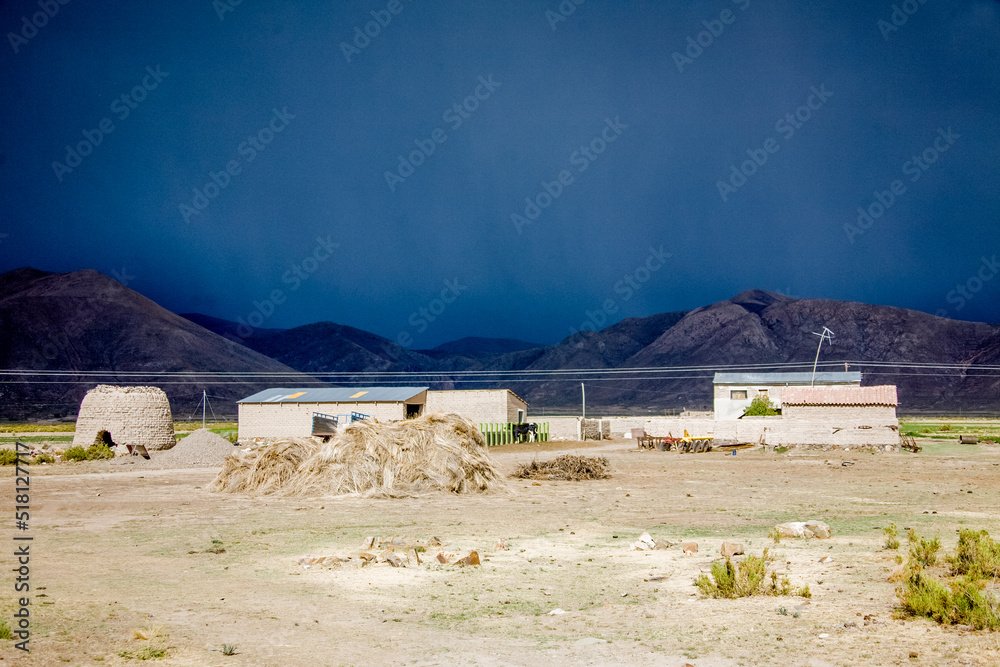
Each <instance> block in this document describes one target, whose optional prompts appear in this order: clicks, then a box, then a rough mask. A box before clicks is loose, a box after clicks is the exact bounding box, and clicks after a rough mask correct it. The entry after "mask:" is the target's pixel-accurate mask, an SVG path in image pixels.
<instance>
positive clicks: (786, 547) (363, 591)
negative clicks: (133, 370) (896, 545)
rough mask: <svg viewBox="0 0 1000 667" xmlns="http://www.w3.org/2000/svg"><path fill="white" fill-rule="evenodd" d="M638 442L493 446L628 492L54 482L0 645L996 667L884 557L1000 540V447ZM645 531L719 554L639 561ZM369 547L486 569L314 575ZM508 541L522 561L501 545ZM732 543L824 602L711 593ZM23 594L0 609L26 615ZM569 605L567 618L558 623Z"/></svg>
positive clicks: (76, 653)
mask: <svg viewBox="0 0 1000 667" xmlns="http://www.w3.org/2000/svg"><path fill="white" fill-rule="evenodd" d="M633 447H634V445H633V444H632V443H631V442H630V441H612V442H604V443H598V444H597V445H595V444H594V443H546V444H544V445H541V446H539V445H519V446H508V447H501V448H496V449H494V450H493V453H494V454H495V456H496V458H497V460H498V462H499V465H500V466H501V467H502V468H503V469H504V470H505V471H506V472H511V471H513V470H514V468H515V467H516V465H517V464H519V463H521V462H524V461H530V460H531V459H532V458H534V457H538V458H540V459H543V458H549V457H554V456H555V455H556V454H557V453H558V452H560V451H566V452H576V453H584V454H587V455H603V456H607V457H608V458H609V459H610V462H611V468H612V475H613V476H612V477H611V478H610V479H607V480H600V481H581V482H548V481H546V482H535V483H533V482H530V481H519V480H518V481H512V482H511V487H512V489H513V493H512V494H511V495H493V496H472V497H459V496H454V495H429V496H424V497H419V498H410V499H394V500H384V499H383V500H365V499H358V498H339V499H338V498H324V499H308V500H302V499H286V498H265V499H251V498H246V497H241V496H234V495H222V494H214V493H210V492H209V491H208V487H209V486H210V484H211V482H212V480H213V478H214V477H215V474H216V472H217V470H218V469H217V468H188V469H177V470H154V469H135V468H134V467H129V466H112V465H109V464H108V463H102V462H94V463H80V464H58V465H54V466H35V467H33V468H32V471H33V480H32V485H31V503H32V507H31V531H30V533H31V534H33V535H34V538H35V539H34V542H33V543H32V561H31V568H32V569H31V582H32V585H33V590H32V596H33V597H32V603H31V609H32V611H33V617H32V627H31V631H32V636H31V643H30V646H31V649H32V651H31V654H30V656H25V655H24V654H23V653H22V652H20V651H17V650H16V649H15V648H14V647H13V642H11V641H0V659H2V660H3V661H4V662H2V663H0V664H37V665H50V664H51V665H62V664H70V665H94V664H101V665H120V664H132V665H139V664H148V663H143V662H141V661H140V660H139V659H138V656H140V655H144V654H143V651H147V652H148V651H150V650H151V649H156V648H166V649H167V655H166V657H164V658H160V659H158V660H156V661H155V662H158V663H159V664H164V665H280V666H285V665H308V666H310V667H315V666H316V665H382V664H385V665H392V664H399V665H403V664H412V665H452V664H470V665H538V664H543V663H547V664H551V665H563V664H573V665H576V664H579V665H605V664H630V665H631V664H641V665H676V666H677V667H681V666H683V665H685V664H690V665H695V666H696V667H703V666H704V667H707V666H709V665H773V664H780V665H845V666H846V665H893V664H907V665H910V664H914V665H915V664H922V665H997V664H1000V633H988V632H974V631H969V630H967V629H961V628H955V627H941V626H939V625H937V624H935V623H933V622H931V621H928V620H924V619H904V620H900V619H898V618H896V617H895V615H894V609H895V608H896V607H897V600H896V596H895V592H894V589H895V585H894V584H891V583H889V582H888V580H887V577H888V575H889V572H890V571H891V569H892V568H893V567H894V565H895V562H894V556H895V554H896V553H897V552H891V551H884V550H883V549H882V545H883V542H884V537H883V534H882V530H881V529H882V528H883V527H884V526H887V525H888V524H889V522H895V523H896V524H897V525H898V526H899V527H900V529H901V531H900V533H901V538H902V541H903V544H904V548H905V529H906V528H910V527H912V528H915V529H916V530H917V531H918V532H919V533H921V534H922V535H925V536H928V537H933V536H940V538H941V540H942V542H943V543H944V546H945V550H946V551H951V550H952V549H953V548H954V546H955V543H956V539H957V538H956V531H957V529H958V528H960V527H969V528H977V529H978V528H985V529H987V530H989V531H990V532H991V534H993V535H994V536H998V535H1000V514H998V512H997V507H1000V486H998V484H997V481H998V478H1000V449H998V448H996V447H990V446H979V447H974V446H973V447H967V448H964V449H955V448H952V449H950V450H946V451H944V452H941V451H939V452H937V453H935V452H933V451H930V452H929V451H928V450H929V449H932V448H925V452H924V453H921V454H908V453H898V454H878V455H873V454H867V453H860V452H846V453H845V452H801V453H795V452H793V453H789V454H784V455H779V454H767V453H764V452H761V451H741V452H739V453H738V454H737V455H736V456H728V455H724V454H722V453H721V452H711V453H707V454H685V455H678V454H675V453H673V452H657V451H642V452H640V451H636V450H635V449H634V448H633ZM845 459H850V460H853V461H855V465H853V466H849V467H846V466H843V465H841V462H842V461H843V460H845ZM3 475H4V477H3V480H4V481H3V482H2V484H3V485H4V487H5V489H6V491H5V492H4V493H3V494H2V498H3V503H2V504H0V509H2V511H3V513H4V516H7V517H10V516H11V514H10V513H12V512H13V487H14V480H13V470H11V469H10V468H7V469H5V470H4V472H3ZM813 518H815V519H822V520H825V521H827V522H828V523H829V524H830V525H831V527H832V528H833V531H834V535H833V538H832V539H829V540H816V539H814V540H808V541H807V540H804V539H798V540H794V539H783V540H782V541H781V543H780V544H778V545H775V544H774V542H773V541H772V540H771V539H769V538H768V537H767V535H768V532H769V531H770V529H771V528H772V527H773V526H774V525H775V524H777V523H780V522H783V521H793V520H807V519H813ZM7 525H8V526H10V525H11V522H7ZM644 530H648V531H649V532H650V533H651V535H652V536H653V537H654V538H662V539H665V540H668V541H670V542H674V543H677V542H680V541H681V540H682V539H686V540H693V541H697V542H698V544H699V546H700V549H699V551H698V553H697V554H695V555H693V556H685V555H684V554H683V553H682V552H681V550H680V548H679V547H678V546H674V547H672V548H670V549H667V550H662V551H652V552H638V551H630V549H629V547H630V545H631V544H632V543H633V542H634V541H635V540H636V538H637V537H638V536H639V535H640V534H641V533H642V532H643V531H644ZM7 532H8V538H7V540H8V542H7V543H8V545H10V544H13V542H11V541H10V537H9V535H10V533H11V532H12V531H11V530H10V529H9V528H8V529H7ZM366 536H376V537H389V536H399V537H405V538H411V539H414V540H428V539H430V538H432V537H437V538H439V539H440V540H441V541H442V542H443V543H444V544H445V546H444V547H443V549H444V550H446V551H449V552H453V553H455V554H458V555H465V554H467V553H468V552H469V551H470V550H472V549H476V550H478V551H479V553H480V554H481V556H482V558H483V562H482V564H481V565H480V566H478V567H457V566H448V565H440V564H438V563H437V562H436V561H434V560H433V559H432V558H431V557H432V556H433V555H434V554H435V553H436V551H437V549H432V550H430V551H428V552H427V553H426V554H424V556H425V561H424V564H423V565H421V566H415V567H408V568H399V569H396V568H392V567H390V566H389V565H388V564H378V565H370V566H368V567H365V568H343V569H328V568H324V567H311V568H305V567H303V566H302V565H300V564H299V563H298V559H299V558H301V557H303V556H328V555H338V556H346V555H348V554H350V553H354V552H358V551H359V550H361V549H362V548H363V546H364V539H365V537H366ZM500 538H506V539H507V542H508V545H509V549H508V550H506V551H504V550H497V549H496V548H495V545H496V544H497V541H498V539H500ZM213 540H214V541H213ZM723 540H736V541H740V542H743V543H744V544H745V545H746V546H747V550H748V551H749V552H753V553H760V552H761V551H762V550H763V549H764V548H765V547H770V548H771V549H772V551H773V552H774V553H776V554H778V560H777V566H778V569H779V571H780V572H781V573H783V574H787V575H788V577H789V578H790V579H791V581H792V583H793V584H795V585H796V586H801V585H804V584H808V585H809V588H810V590H811V591H812V598H811V599H809V600H806V599H803V598H801V597H755V598H745V599H740V600H713V599H707V598H705V597H704V596H702V595H701V594H699V593H698V592H697V589H696V588H695V586H694V585H693V581H694V579H695V577H696V576H697V575H698V574H699V573H702V572H707V571H708V570H709V568H710V566H711V563H712V561H713V559H716V558H718V557H719V549H720V545H721V543H722V541H723ZM219 543H221V545H220V544H219ZM214 547H218V548H221V549H224V552H222V553H211V552H210V551H209V550H210V549H212V548H214ZM12 551H13V549H12V548H10V547H8V548H7V549H6V550H5V552H6V553H7V554H8V555H7V556H6V557H5V562H7V563H11V562H12V558H11V555H10V554H11V552H12ZM824 556H829V557H831V559H832V560H830V561H828V562H825V563H821V562H820V558H821V557H824ZM11 567H13V566H11ZM8 572H10V567H8ZM13 576H14V575H13V574H8V575H7V577H6V581H7V583H5V584H4V586H5V587H6V590H7V591H8V594H6V595H4V596H3V598H2V600H3V602H2V604H3V607H4V608H3V615H4V616H5V617H6V618H8V619H9V618H10V614H11V613H12V612H13V609H14V606H13V597H14V596H13V593H12V592H11V591H12V589H13ZM557 608H558V609H562V610H564V611H565V612H566V613H564V614H560V615H550V614H549V612H551V611H553V610H555V609H557ZM779 608H784V609H785V610H786V611H787V614H781V613H779V611H778V609H779ZM142 637H147V638H146V639H143V638H142ZM223 644H230V645H235V646H236V647H237V649H236V653H235V655H231V656H226V655H223V653H222V652H221V650H220V649H221V648H222V646H223Z"/></svg>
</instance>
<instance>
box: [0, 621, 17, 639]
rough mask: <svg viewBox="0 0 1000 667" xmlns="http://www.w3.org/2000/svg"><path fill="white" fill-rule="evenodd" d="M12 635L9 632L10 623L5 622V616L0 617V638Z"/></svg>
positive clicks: (11, 636) (10, 637)
mask: <svg viewBox="0 0 1000 667" xmlns="http://www.w3.org/2000/svg"><path fill="white" fill-rule="evenodd" d="M13 638H14V635H13V634H11V631H10V625H9V624H8V623H7V619H6V618H0V639H13Z"/></svg>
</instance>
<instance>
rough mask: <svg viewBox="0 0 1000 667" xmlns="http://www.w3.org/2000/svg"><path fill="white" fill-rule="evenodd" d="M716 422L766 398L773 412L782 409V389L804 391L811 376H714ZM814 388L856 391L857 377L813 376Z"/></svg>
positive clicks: (739, 414) (853, 374)
mask: <svg viewBox="0 0 1000 667" xmlns="http://www.w3.org/2000/svg"><path fill="white" fill-rule="evenodd" d="M712 384H713V388H714V394H715V399H714V404H715V419H716V421H731V420H735V419H739V418H740V417H742V416H743V413H744V412H746V409H747V408H748V407H750V402H751V401H753V399H755V398H756V397H758V396H767V397H768V398H769V399H770V401H771V405H772V406H774V407H775V408H781V406H782V393H783V391H784V388H785V387H808V386H810V385H811V384H813V374H812V373H716V374H715V379H713V380H712ZM815 385H816V386H817V387H820V386H824V387H829V386H844V387H860V386H861V373H860V372H847V373H830V372H822V373H816V377H815Z"/></svg>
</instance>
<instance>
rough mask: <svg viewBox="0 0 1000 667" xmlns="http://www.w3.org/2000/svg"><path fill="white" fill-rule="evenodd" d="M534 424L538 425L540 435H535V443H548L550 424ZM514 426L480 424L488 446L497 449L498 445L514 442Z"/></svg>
mask: <svg viewBox="0 0 1000 667" xmlns="http://www.w3.org/2000/svg"><path fill="white" fill-rule="evenodd" d="M533 423H535V424H537V425H538V433H537V434H536V435H535V442H548V440H549V423H548V422H533ZM514 426H515V425H514V424H507V423H502V422H481V423H480V424H479V430H480V431H481V432H482V434H483V438H485V439H486V445H487V446H488V447H495V446H496V445H506V444H510V443H512V442H514Z"/></svg>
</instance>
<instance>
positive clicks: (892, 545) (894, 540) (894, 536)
mask: <svg viewBox="0 0 1000 667" xmlns="http://www.w3.org/2000/svg"><path fill="white" fill-rule="evenodd" d="M882 532H883V533H884V534H885V548H886V549H898V548H899V539H898V536H899V529H898V528H896V524H895V523H890V524H889V527H888V528H883V529H882Z"/></svg>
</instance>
